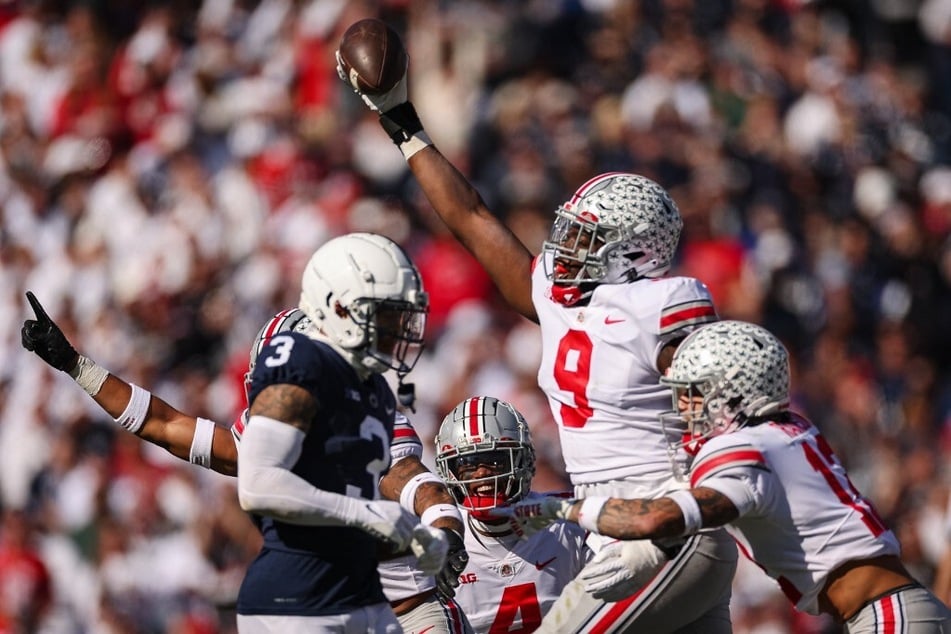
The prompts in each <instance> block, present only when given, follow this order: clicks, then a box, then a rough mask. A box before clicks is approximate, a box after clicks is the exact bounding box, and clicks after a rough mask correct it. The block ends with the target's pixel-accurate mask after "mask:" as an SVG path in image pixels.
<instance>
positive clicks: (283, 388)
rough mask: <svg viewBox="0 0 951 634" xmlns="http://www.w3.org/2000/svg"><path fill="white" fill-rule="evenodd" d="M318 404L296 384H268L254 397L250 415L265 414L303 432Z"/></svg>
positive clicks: (307, 428) (308, 426) (312, 417)
mask: <svg viewBox="0 0 951 634" xmlns="http://www.w3.org/2000/svg"><path fill="white" fill-rule="evenodd" d="M317 409H318V404H317V400H316V399H315V398H314V396H313V395H312V394H311V393H310V392H308V391H307V390H305V389H304V388H302V387H300V386H298V385H290V384H287V383H279V384H276V385H269V386H268V387H266V388H264V389H263V390H261V392H260V394H258V395H257V397H255V399H254V402H253V403H252V404H251V409H250V411H249V412H248V413H249V415H250V416H267V417H268V418H273V419H275V420H279V421H281V422H283V423H287V424H288V425H291V426H293V427H296V428H298V429H300V430H302V431H304V432H306V431H307V430H309V429H310V424H311V421H312V420H313V419H314V414H315V413H316V412H317Z"/></svg>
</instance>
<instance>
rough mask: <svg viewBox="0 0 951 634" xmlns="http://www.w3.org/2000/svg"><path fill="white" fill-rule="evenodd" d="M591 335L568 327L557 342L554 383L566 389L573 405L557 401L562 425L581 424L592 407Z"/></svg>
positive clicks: (579, 425)
mask: <svg viewBox="0 0 951 634" xmlns="http://www.w3.org/2000/svg"><path fill="white" fill-rule="evenodd" d="M591 349H592V344H591V339H590V338H589V337H588V335H587V333H584V332H582V331H580V330H569V331H568V333H567V334H566V335H565V336H564V337H562V338H561V341H559V342H558V356H556V357H555V383H556V384H557V385H558V387H559V389H561V390H562V391H564V392H567V393H568V394H569V395H570V396H571V398H572V400H573V403H574V405H573V406H572V405H569V404H568V403H564V402H563V403H562V404H561V412H560V413H561V422H562V424H563V425H564V426H565V427H584V424H585V423H587V422H588V419H589V418H591V415H592V414H593V413H594V411H593V410H592V409H591V406H590V405H589V404H588V397H587V391H588V381H589V380H590V379H591Z"/></svg>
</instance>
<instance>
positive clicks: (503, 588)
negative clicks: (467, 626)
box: [456, 493, 591, 633]
mask: <svg viewBox="0 0 951 634" xmlns="http://www.w3.org/2000/svg"><path fill="white" fill-rule="evenodd" d="M531 495H538V494H535V493H533V494H531ZM460 510H461V511H462V512H463V515H464V517H465V519H466V535H465V543H466V551H467V552H468V553H469V563H468V565H467V566H466V569H465V570H464V571H463V572H462V574H461V575H459V582H460V583H459V587H458V588H456V603H458V604H459V607H461V608H462V611H463V612H464V613H465V615H466V616H467V617H468V619H469V622H470V623H471V625H472V629H473V631H474V632H477V633H478V632H523V631H524V632H531V631H534V630H535V629H536V628H537V627H538V626H539V625H540V624H541V621H542V617H543V616H544V615H545V613H546V612H548V609H549V608H550V607H551V605H552V604H553V603H554V602H555V599H557V598H558V595H559V594H561V591H562V589H563V588H564V587H565V585H567V584H568V582H569V581H571V580H572V579H573V578H574V576H575V575H576V574H578V572H579V571H580V570H581V569H582V568H583V567H584V565H585V563H587V562H588V561H589V559H590V558H591V551H590V550H589V549H588V547H587V546H586V545H585V537H586V536H587V531H585V530H584V529H583V528H581V527H580V526H578V525H577V524H571V523H568V522H555V523H554V524H552V525H551V526H549V527H547V528H546V529H545V530H543V531H539V532H538V533H535V534H534V535H531V536H528V537H518V536H517V535H515V534H514V533H509V534H507V535H504V536H501V537H488V536H486V535H483V534H481V533H477V532H476V531H475V529H474V528H473V527H472V522H473V521H472V520H471V518H469V516H468V514H466V512H465V509H460Z"/></svg>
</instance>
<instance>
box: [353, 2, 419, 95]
mask: <svg viewBox="0 0 951 634" xmlns="http://www.w3.org/2000/svg"><path fill="white" fill-rule="evenodd" d="M337 50H338V51H339V52H340V65H341V66H342V67H343V70H344V72H345V73H346V74H347V79H348V81H349V82H350V84H351V85H352V86H353V87H354V88H355V89H357V90H359V91H360V92H363V93H367V94H369V95H378V94H380V93H384V92H386V91H388V90H389V89H391V88H392V87H393V86H395V85H396V82H398V81H399V80H400V78H401V77H402V76H403V73H405V72H406V61H407V60H406V49H405V48H403V42H402V41H401V40H400V36H399V35H398V34H397V33H396V31H394V30H393V29H392V28H391V27H389V26H388V25H387V24H386V22H383V21H382V20H377V19H374V18H367V19H365V20H359V21H357V22H354V23H353V24H352V25H350V28H348V29H347V31H346V33H344V34H343V38H341V40H340V47H339V48H338V49H337Z"/></svg>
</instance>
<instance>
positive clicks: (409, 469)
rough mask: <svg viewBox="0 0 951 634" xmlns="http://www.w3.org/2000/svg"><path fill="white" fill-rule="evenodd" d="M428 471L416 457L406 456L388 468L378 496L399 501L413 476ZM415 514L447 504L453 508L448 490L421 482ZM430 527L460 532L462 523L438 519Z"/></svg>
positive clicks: (444, 487)
mask: <svg viewBox="0 0 951 634" xmlns="http://www.w3.org/2000/svg"><path fill="white" fill-rule="evenodd" d="M428 471H429V469H427V468H426V465H424V464H423V463H422V461H421V460H420V459H419V458H418V457H417V456H407V457H406V458H403V459H402V460H399V461H398V462H397V463H396V464H394V465H393V466H392V467H390V470H389V472H387V474H386V475H385V476H383V478H382V479H381V480H380V495H382V496H383V497H384V498H386V499H387V500H397V501H398V500H399V499H400V493H401V492H402V491H403V487H404V486H406V483H407V482H409V481H410V480H411V479H412V478H413V477H414V476H417V475H419V474H421V473H426V472H428ZM414 503H415V505H416V509H415V510H416V514H417V515H422V514H423V511H425V510H426V509H428V508H429V507H431V506H433V505H435V504H449V505H453V506H455V504H456V502H455V500H453V499H452V495H450V493H449V489H447V488H446V485H444V484H442V483H441V482H435V481H433V482H423V483H422V484H420V485H419V487H417V489H416V496H415V502H414ZM432 526H433V527H435V528H450V529H452V530H455V531H460V532H462V530H463V526H462V523H461V522H460V521H459V520H457V519H455V518H452V517H440V518H438V519H436V520H433V523H432Z"/></svg>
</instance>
